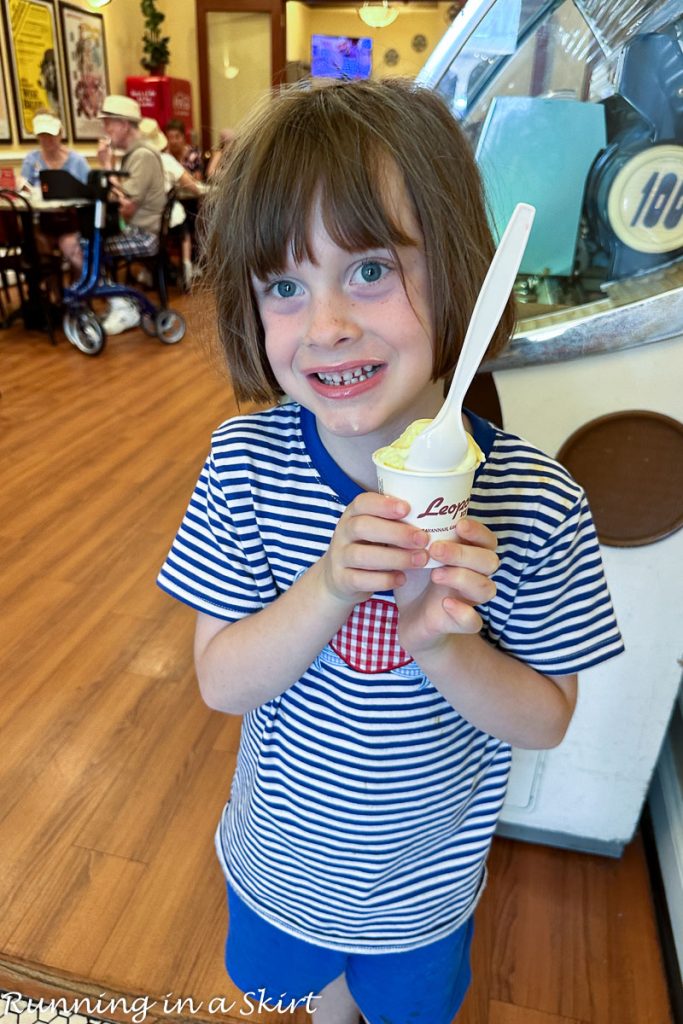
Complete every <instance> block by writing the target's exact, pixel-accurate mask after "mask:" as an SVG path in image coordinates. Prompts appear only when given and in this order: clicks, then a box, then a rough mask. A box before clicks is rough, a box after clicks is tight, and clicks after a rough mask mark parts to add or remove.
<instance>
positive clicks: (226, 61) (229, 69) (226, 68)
mask: <svg viewBox="0 0 683 1024" xmlns="http://www.w3.org/2000/svg"><path fill="white" fill-rule="evenodd" d="M239 73H240V69H239V68H236V67H235V65H234V64H231V63H230V55H229V54H228V56H227V57H224V58H223V75H224V76H225V78H237V76H238V75H239Z"/></svg>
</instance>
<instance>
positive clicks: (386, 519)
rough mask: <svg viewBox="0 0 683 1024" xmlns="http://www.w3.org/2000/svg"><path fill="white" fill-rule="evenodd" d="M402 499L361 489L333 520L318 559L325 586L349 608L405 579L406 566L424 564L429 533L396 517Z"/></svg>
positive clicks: (403, 510)
mask: <svg viewBox="0 0 683 1024" xmlns="http://www.w3.org/2000/svg"><path fill="white" fill-rule="evenodd" d="M408 512H409V506H408V504H407V503H406V502H405V501H399V500H398V499H397V498H390V497H389V496H388V495H384V494H377V493H375V492H374V491H364V492H363V493H362V494H359V495H358V497H357V498H356V499H355V500H354V501H352V502H351V504H350V505H349V506H348V508H347V509H346V510H345V512H344V514H343V515H342V517H341V519H340V520H339V522H338V523H337V528H336V530H335V531H334V534H333V536H332V540H331V542H330V546H329V548H328V549H327V552H326V553H325V555H323V557H322V559H321V566H322V568H323V579H324V580H325V583H326V585H327V588H328V590H329V591H330V593H332V594H333V595H334V596H335V597H337V598H338V599H339V600H341V601H344V602H345V603H348V604H349V605H350V606H351V607H353V605H355V604H358V603H359V602H361V601H365V600H367V598H369V597H371V595H372V594H374V593H375V591H377V590H392V589H393V588H394V587H400V586H402V585H403V584H404V583H405V581H406V575H405V571H404V570H406V569H415V568H420V567H423V566H425V565H426V564H427V561H428V556H427V550H426V548H427V543H428V540H429V536H428V534H427V533H425V531H424V530H420V529H418V528H417V527H416V526H411V525H410V524H408V523H405V522H401V519H402V518H403V516H405V515H407V514H408Z"/></svg>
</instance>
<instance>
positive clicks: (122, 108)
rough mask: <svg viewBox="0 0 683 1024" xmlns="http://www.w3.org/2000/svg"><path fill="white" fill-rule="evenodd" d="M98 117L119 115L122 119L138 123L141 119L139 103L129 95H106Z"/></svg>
mask: <svg viewBox="0 0 683 1024" xmlns="http://www.w3.org/2000/svg"><path fill="white" fill-rule="evenodd" d="M97 116H98V117H120V118H121V119H122V120H123V121H132V122H133V124H139V123H140V121H141V120H142V112H141V111H140V104H139V103H138V101H137V100H134V99H133V98H132V97H131V96H107V98H106V99H105V101H104V103H103V104H102V109H101V110H100V112H99V114H98V115H97Z"/></svg>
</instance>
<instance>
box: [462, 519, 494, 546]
mask: <svg viewBox="0 0 683 1024" xmlns="http://www.w3.org/2000/svg"><path fill="white" fill-rule="evenodd" d="M455 532H456V534H457V536H458V539H459V540H460V541H462V543H463V544H474V545H476V546H477V547H480V548H488V549H489V550H490V551H495V550H496V547H497V546H498V538H497V537H496V535H495V533H494V532H493V530H489V528H488V526H484V524H483V523H480V522H479V521H478V520H477V519H470V518H469V517H468V516H465V517H464V519H459V520H458V522H457V523H456V526H455Z"/></svg>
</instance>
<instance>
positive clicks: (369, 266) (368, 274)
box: [352, 260, 391, 284]
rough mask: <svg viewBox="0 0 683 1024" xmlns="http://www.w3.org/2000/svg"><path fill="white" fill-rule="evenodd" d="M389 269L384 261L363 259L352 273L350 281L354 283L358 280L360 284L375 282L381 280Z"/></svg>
mask: <svg viewBox="0 0 683 1024" xmlns="http://www.w3.org/2000/svg"><path fill="white" fill-rule="evenodd" d="M390 269H391V268H390V267H389V266H388V265H387V264H386V263H382V262H381V261H380V260H363V262H362V263H361V265H360V266H359V267H358V269H357V270H356V271H355V272H354V274H353V278H352V283H353V284H356V283H358V282H359V281H360V282H361V283H362V284H375V283H376V282H377V281H381V280H382V278H383V277H384V276H385V275H386V274H388V272H389V270H390Z"/></svg>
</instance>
